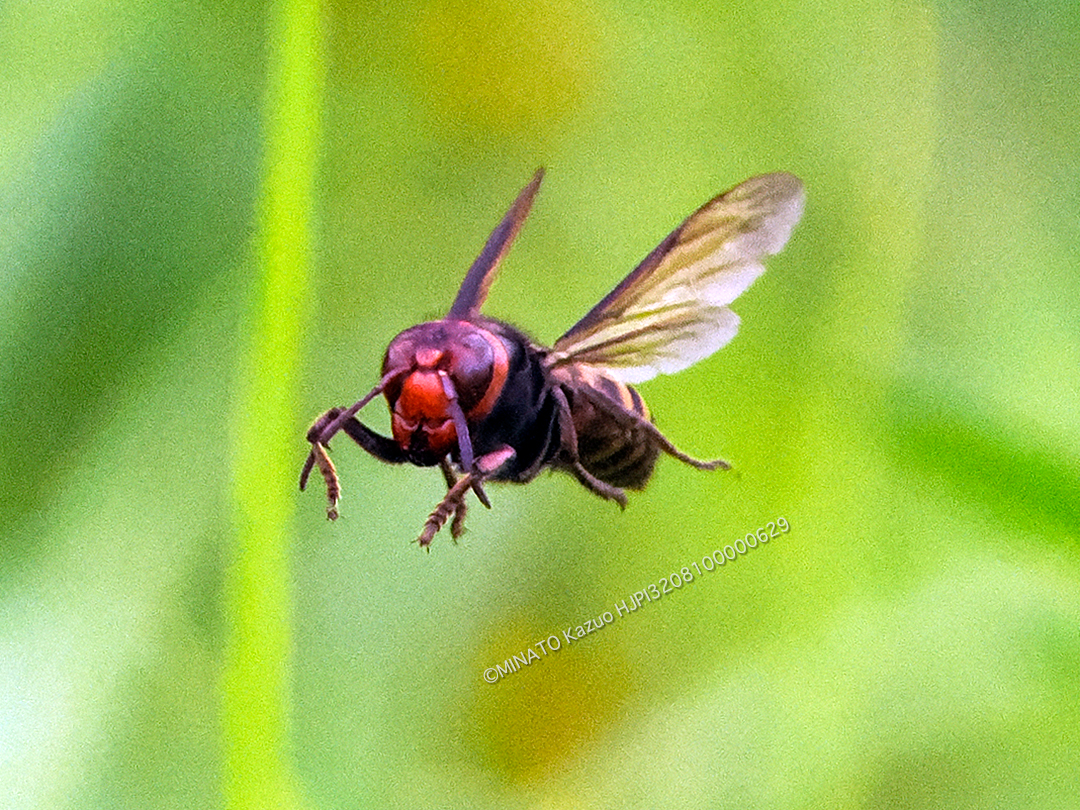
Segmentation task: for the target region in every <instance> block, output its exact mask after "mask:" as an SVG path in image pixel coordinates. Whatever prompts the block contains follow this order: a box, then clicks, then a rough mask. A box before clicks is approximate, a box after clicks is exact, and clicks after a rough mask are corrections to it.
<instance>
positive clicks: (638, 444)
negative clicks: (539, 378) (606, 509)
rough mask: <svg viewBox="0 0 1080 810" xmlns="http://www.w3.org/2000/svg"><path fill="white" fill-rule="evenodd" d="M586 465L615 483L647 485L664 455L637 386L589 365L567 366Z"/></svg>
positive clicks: (568, 389) (580, 450)
mask: <svg viewBox="0 0 1080 810" xmlns="http://www.w3.org/2000/svg"><path fill="white" fill-rule="evenodd" d="M561 371H562V374H560V376H561V377H563V379H564V390H566V392H567V399H568V400H569V401H570V412H571V415H572V416H573V419H574V430H575V432H576V433H577V441H578V459H579V461H580V462H581V465H582V466H583V467H584V468H585V469H586V470H588V471H589V473H591V474H592V475H594V476H596V477H597V478H599V479H600V480H601V481H603V482H605V483H607V484H611V485H612V486H614V487H620V488H627V489H641V488H642V487H644V486H645V484H646V483H647V482H648V480H649V477H650V476H651V475H652V471H653V467H654V466H655V465H656V458H657V456H659V455H660V447H659V446H658V445H657V443H656V440H655V438H654V434H653V432H652V431H651V430H649V429H648V428H647V427H646V426H645V424H644V423H648V422H649V420H650V417H649V409H648V407H646V405H645V401H644V400H643V399H642V398H641V395H640V394H638V392H637V391H635V390H634V389H633V388H631V387H630V386H629V385H626V384H625V383H621V382H619V381H618V380H615V379H613V378H611V377H608V376H607V375H606V374H602V373H601V372H599V371H597V370H596V369H593V368H590V367H588V366H571V367H568V368H566V369H562V370H561Z"/></svg>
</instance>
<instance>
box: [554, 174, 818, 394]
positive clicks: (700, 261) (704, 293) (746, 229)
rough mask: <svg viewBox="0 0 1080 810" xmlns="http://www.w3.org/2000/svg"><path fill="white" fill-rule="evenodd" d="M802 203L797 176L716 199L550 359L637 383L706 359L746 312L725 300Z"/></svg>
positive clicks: (760, 267)
mask: <svg viewBox="0 0 1080 810" xmlns="http://www.w3.org/2000/svg"><path fill="white" fill-rule="evenodd" d="M804 200H805V193H804V191H803V185H802V182H801V181H800V180H799V179H798V178H797V177H795V176H793V175H790V174H766V175H762V176H760V177H753V178H751V179H749V180H747V181H745V182H744V183H741V184H740V185H738V186H736V187H735V188H733V189H731V190H730V191H727V192H725V193H724V194H721V195H720V196H718V197H715V198H713V199H712V200H710V201H709V202H707V203H706V204H705V205H703V206H702V207H701V208H699V209H698V210H697V211H695V212H694V213H693V214H691V215H690V216H689V217H688V218H687V219H686V221H684V222H683V223H682V224H681V225H680V226H679V227H678V228H676V229H675V230H674V231H672V232H671V233H670V234H669V235H668V237H667V238H666V239H665V240H664V241H663V242H661V243H660V244H659V245H658V246H657V247H656V249H655V250H653V251H652V253H650V254H649V255H648V256H646V257H645V259H644V261H642V262H641V264H639V265H638V266H637V268H635V269H634V271H633V272H632V273H630V275H628V276H627V277H626V278H625V279H623V281H622V282H621V283H620V284H619V285H618V286H617V287H616V288H615V289H614V290H612V291H611V292H610V293H608V295H606V296H605V297H604V299H603V300H602V301H600V303H598V304H597V305H596V306H595V307H593V308H592V309H591V310H590V311H589V312H588V314H586V315H585V317H584V318H582V319H581V320H580V321H578V322H577V323H576V324H575V325H574V326H573V327H571V329H570V330H569V331H568V332H567V333H566V334H565V335H563V336H562V337H561V338H559V339H558V340H557V341H556V342H555V345H554V347H553V348H552V350H551V353H550V354H549V355H548V364H549V365H550V366H551V367H557V366H560V365H565V364H568V363H585V364H587V365H590V366H594V367H596V368H599V369H601V370H604V371H606V372H607V373H609V374H610V375H611V376H613V377H615V378H616V379H618V380H621V381H622V382H627V383H637V382H643V381H644V380H649V379H652V378H653V377H655V376H656V375H657V374H672V373H674V372H676V371H681V370H682V369H684V368H687V367H688V366H691V365H693V364H694V363H696V362H698V361H699V360H702V359H704V358H706V357H708V356H709V355H710V354H712V353H713V352H715V351H716V350H718V349H719V348H721V347H722V346H724V345H725V344H726V343H727V342H728V341H730V340H731V339H732V338H733V337H735V333H736V332H737V331H738V329H739V316H738V315H736V314H735V313H734V312H732V311H731V310H730V309H729V308H728V304H730V303H731V302H732V301H734V300H735V299H736V298H738V297H739V295H740V294H741V293H742V292H743V291H744V290H745V289H746V288H747V287H749V286H750V284H751V283H753V281H754V279H756V278H757V277H758V276H760V275H761V274H762V273H763V272H764V270H765V265H764V264H763V260H764V257H765V256H768V255H772V254H774V253H778V252H779V251H780V249H781V248H783V246H784V244H785V243H786V242H787V240H788V237H789V236H790V235H791V230H792V228H794V227H795V223H797V222H798V221H799V217H801V216H802V210H803V203H804Z"/></svg>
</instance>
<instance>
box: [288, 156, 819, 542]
mask: <svg viewBox="0 0 1080 810" xmlns="http://www.w3.org/2000/svg"><path fill="white" fill-rule="evenodd" d="M542 177H543V171H542V170H541V171H539V172H537V173H536V176H535V177H534V178H533V180H532V182H530V183H529V185H527V186H526V187H525V188H524V189H523V190H522V192H521V193H520V194H519V195H518V198H517V200H516V201H515V202H514V204H513V205H512V206H511V208H510V210H509V211H508V212H507V214H506V216H505V217H504V218H503V220H502V222H500V224H499V225H498V227H497V228H496V229H495V231H494V232H493V233H492V235H491V236H490V237H489V239H488V241H487V244H486V245H485V247H484V250H483V251H482V252H481V253H480V256H479V257H478V258H477V259H476V261H475V262H474V263H473V266H472V267H471V268H470V270H469V272H468V273H467V274H466V276H465V280H464V281H463V282H462V285H461V288H460V290H459V291H458V294H457V298H455V300H454V303H453V305H452V306H451V307H450V311H449V312H448V313H447V316H446V318H444V319H442V320H439V321H431V322H429V323H423V324H419V325H418V326H414V327H411V328H409V329H406V330H405V331H404V332H402V333H401V334H399V335H398V336H397V337H395V338H394V339H393V340H392V341H391V342H390V345H389V347H388V348H387V350H386V355H385V357H384V358H383V365H382V379H381V380H380V382H379V383H378V384H377V385H376V386H375V387H374V388H373V389H372V390H371V391H370V392H369V393H368V394H367V396H365V397H364V398H363V399H361V400H360V401H358V402H357V403H356V404H355V405H353V406H352V407H350V408H348V409H341V408H332V409H330V410H329V411H327V412H326V413H325V414H323V415H322V416H321V417H319V419H317V420H316V421H315V424H313V425H312V427H311V429H310V430H309V431H308V435H307V438H308V441H309V442H311V444H312V449H311V453H310V454H309V456H308V460H307V462H306V463H305V465H304V469H303V472H302V473H301V478H300V488H301V489H303V488H304V486H305V484H306V482H307V478H308V475H309V474H310V472H311V470H312V468H313V467H318V468H319V470H320V472H321V473H322V475H323V478H324V479H325V481H326V484H327V498H328V500H329V506H328V509H327V515H328V516H329V517H330V518H331V519H333V518H335V517H337V499H338V496H339V494H340V486H339V483H338V478H337V473H336V471H335V470H334V467H333V465H332V464H331V463H330V459H329V456H327V454H326V444H327V442H328V441H329V440H330V438H331V437H333V436H334V435H335V434H336V433H337V432H338V431H339V430H344V431H345V433H346V434H347V435H349V436H350V437H351V438H352V439H353V440H354V441H355V442H356V443H357V444H359V445H360V446H361V447H362V448H363V449H364V450H366V451H367V452H369V453H370V454H372V455H373V456H375V457H376V458H379V459H381V460H383V461H386V462H390V463H404V462H409V463H411V464H415V465H417V466H421V467H430V466H439V467H440V468H441V470H442V472H443V475H444V477H445V479H446V484H447V488H448V491H447V494H446V496H445V497H444V498H443V499H442V501H441V502H440V503H439V504H438V506H437V507H436V508H435V510H434V511H433V512H432V513H431V515H430V516H429V517H428V519H427V522H426V523H425V524H424V529H423V531H422V532H421V534H420V537H419V542H420V544H421V546H425V547H426V546H428V545H429V544H430V543H431V541H432V539H433V538H434V536H435V533H436V532H438V530H439V529H440V528H441V527H442V526H443V524H444V523H445V522H446V521H447V520H448V519H449V518H450V517H451V515H452V516H453V522H452V523H451V534H452V535H453V536H454V537H455V538H456V537H458V536H459V535H460V534H461V532H462V531H463V530H464V520H465V512H466V500H465V498H466V495H467V493H468V491H469V490H470V489H471V490H473V492H475V494H476V496H477V498H478V499H479V500H480V502H481V503H483V504H484V505H485V506H490V502H489V500H488V498H487V495H486V493H485V492H484V489H483V482H484V481H488V480H491V481H512V482H517V483H525V482H528V481H530V480H532V479H533V478H535V477H536V476H537V475H538V474H539V473H540V471H541V470H543V469H546V468H553V469H561V470H565V471H567V472H569V473H571V474H572V475H574V476H575V477H576V478H577V479H578V481H580V482H581V483H582V484H583V485H584V486H585V487H587V488H588V489H590V490H591V491H593V492H594V493H596V494H597V495H599V496H601V497H603V498H607V499H609V500H614V501H616V502H618V503H619V504H620V505H622V506H625V505H626V495H625V493H624V491H623V490H624V489H641V488H642V487H644V486H645V484H646V483H648V480H649V478H650V476H651V475H652V472H653V468H654V467H655V465H656V461H657V459H658V458H659V456H660V454H661V453H666V454H668V455H671V456H674V457H675V458H677V459H679V460H680V461H683V462H685V463H687V464H690V465H692V466H694V467H697V468H699V469H706V470H708V469H717V468H727V467H728V466H729V465H728V464H727V463H726V462H725V461H723V460H721V459H716V460H713V461H701V460H699V459H695V458H693V457H691V456H688V455H686V454H685V453H683V452H681V451H680V450H678V449H677V448H676V447H675V446H674V445H673V444H672V443H671V442H670V441H669V440H668V439H667V437H665V436H664V435H663V434H662V433H661V432H660V431H659V430H658V429H657V428H656V426H655V425H654V424H653V422H652V419H651V416H650V414H649V410H648V408H647V407H646V405H645V402H644V400H643V399H642V398H641V395H640V394H639V393H638V392H637V391H636V390H635V389H634V388H633V387H632V386H631V384H632V383H637V382H642V381H645V380H648V379H651V378H652V377H653V376H655V375H656V374H659V373H665V374H667V373H673V372H676V371H680V370H681V369H683V368H686V367H687V366H689V365H692V364H693V363H696V362H697V361H698V360H701V359H703V358H705V357H707V356H709V355H710V354H712V353H713V352H715V351H716V350H717V349H719V348H720V347H721V346H723V345H724V344H726V343H727V342H728V341H729V340H731V338H732V337H734V335H735V332H736V331H737V329H738V323H739V319H738V316H736V315H735V313H734V312H732V311H731V310H730V309H729V308H728V304H730V303H731V301H733V300H734V299H735V298H736V297H737V296H738V295H739V294H740V293H742V291H743V290H745V289H746V287H748V286H749V285H750V284H751V283H752V282H753V281H754V279H756V278H757V276H759V275H760V274H761V273H762V272H763V270H764V265H763V264H762V259H763V257H764V256H766V255H769V254H772V253H776V252H778V251H779V250H780V249H781V248H782V247H783V245H784V244H785V242H786V241H787V239H788V236H789V235H790V233H791V229H792V228H793V227H794V225H795V223H796V222H797V221H798V219H799V217H800V216H801V213H802V207H803V189H802V184H801V183H800V182H799V180H798V179H797V178H795V177H793V176H791V175H788V174H771V175H764V176H761V177H756V178H752V179H750V180H747V181H746V182H744V183H742V184H741V185H739V186H736V187H735V188H734V189H732V190H731V191H729V192H726V193H725V194H722V195H720V196H718V197H715V198H714V199H712V200H710V201H709V202H708V203H706V204H705V205H704V206H702V207H701V208H700V209H698V211H697V212H695V213H694V214H692V215H691V216H690V217H689V218H688V219H687V220H686V221H684V222H683V223H682V224H681V225H680V226H679V227H678V228H676V229H675V230H674V231H673V232H672V233H671V234H669V235H668V237H667V238H666V239H665V240H664V241H663V242H661V243H660V245H659V246H658V247H657V248H656V249H655V250H653V252H652V253H650V254H649V255H648V256H647V257H646V258H645V260H644V261H642V263H641V264H640V265H638V267H637V268H636V269H635V270H634V271H633V272H632V273H631V274H630V275H629V276H627V277H626V278H625V279H624V280H623V281H622V282H621V283H620V284H619V285H618V286H617V287H616V288H615V289H614V290H612V291H611V292H610V293H609V294H608V295H607V296H606V297H605V298H604V299H603V300H601V301H600V303H598V304H597V305H596V306H595V307H593V309H592V310H590V311H589V312H588V314H586V315H585V317H583V318H582V319H581V320H580V321H578V323H577V324H575V325H574V326H573V327H571V329H570V330H569V331H568V332H567V333H566V334H565V335H563V336H562V337H561V338H559V340H557V341H556V342H555V344H554V346H552V347H551V348H545V347H543V346H541V345H539V344H537V343H535V342H533V341H532V340H531V339H529V338H528V337H527V336H526V335H525V334H523V333H522V332H520V331H519V330H517V329H516V328H514V327H513V326H510V325H509V324H506V323H503V322H501V321H497V320H494V319H492V318H487V317H485V316H482V315H481V314H480V306H481V305H482V304H483V302H484V299H485V298H486V296H487V290H488V288H489V287H490V285H491V282H492V280H493V279H494V276H495V273H496V271H497V269H498V266H499V264H500V262H501V260H502V258H503V256H504V255H505V254H506V252H507V250H508V249H509V247H510V245H511V243H512V242H513V240H514V238H515V237H516V236H517V233H518V231H519V230H520V229H521V226H522V224H523V223H524V221H525V218H526V216H527V215H528V213H529V210H530V208H531V207H532V202H533V198H534V197H535V195H536V192H537V189H538V188H539V186H540V181H541V179H542ZM379 393H382V394H383V396H384V397H385V398H386V402H387V404H388V406H389V408H390V424H391V434H392V435H391V436H390V437H387V436H382V435H381V434H378V433H376V432H374V431H373V430H371V429H370V428H368V427H367V426H366V425H364V424H363V423H362V422H360V421H359V420H358V419H356V414H357V413H358V412H359V410H360V409H361V408H363V407H364V405H366V404H367V403H368V402H369V401H370V400H371V399H372V398H374V397H375V396H377V395H378V394H379ZM459 474H461V477H460V478H459Z"/></svg>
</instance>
